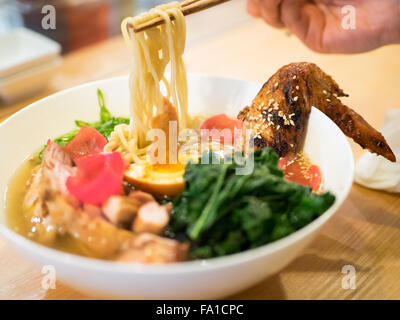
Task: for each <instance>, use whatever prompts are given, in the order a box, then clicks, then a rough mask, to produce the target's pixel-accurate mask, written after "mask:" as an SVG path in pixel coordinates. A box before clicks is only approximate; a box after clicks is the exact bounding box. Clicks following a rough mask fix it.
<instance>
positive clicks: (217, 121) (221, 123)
mask: <svg viewBox="0 0 400 320" xmlns="http://www.w3.org/2000/svg"><path fill="white" fill-rule="evenodd" d="M235 128H236V129H242V128H243V121H242V120H239V119H233V118H230V117H228V116H227V115H226V114H224V113H221V114H218V115H216V116H213V117H211V118H208V119H207V120H205V121H204V122H203V124H202V125H201V127H200V129H208V130H212V129H216V130H219V131H221V130H224V129H228V130H229V131H230V132H231V135H232V141H233V139H234V138H236V137H235ZM209 138H210V139H213V138H216V136H214V135H213V134H212V132H210V135H209ZM217 138H219V139H220V140H221V141H224V140H225V139H224V138H225V136H224V135H223V134H222V133H221V135H219V136H217Z"/></svg>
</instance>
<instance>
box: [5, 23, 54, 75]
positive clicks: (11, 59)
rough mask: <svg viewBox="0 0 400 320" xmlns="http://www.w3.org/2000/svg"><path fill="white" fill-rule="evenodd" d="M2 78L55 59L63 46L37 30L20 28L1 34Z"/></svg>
mask: <svg viewBox="0 0 400 320" xmlns="http://www.w3.org/2000/svg"><path fill="white" fill-rule="evenodd" d="M0 48H1V49H0V80H1V79H2V78H5V77H8V76H10V75H13V74H16V73H17V72H20V71H23V70H26V69H29V68H31V67H34V66H37V65H39V64H42V63H44V62H47V61H50V60H53V59H55V58H56V57H57V56H58V55H59V54H60V51H61V46H60V45H59V44H58V43H57V42H55V41H54V40H51V39H49V38H47V37H45V36H43V35H41V34H39V33H37V32H34V31H31V30H29V29H26V28H19V29H14V30H12V31H10V32H9V33H7V34H4V35H1V36H0Z"/></svg>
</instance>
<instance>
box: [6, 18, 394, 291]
mask: <svg viewBox="0 0 400 320" xmlns="http://www.w3.org/2000/svg"><path fill="white" fill-rule="evenodd" d="M236 12H237V14H238V16H239V18H240V19H238V21H239V20H240V23H237V24H232V25H230V26H229V28H223V27H222V26H221V28H220V30H221V31H220V32H219V33H215V32H214V33H212V35H210V34H208V35H206V36H204V37H199V36H198V33H196V31H197V30H199V32H200V31H204V24H203V27H202V28H199V26H197V27H196V21H195V20H191V21H189V46H188V48H187V50H186V57H185V59H186V64H187V69H188V71H190V72H201V73H211V74H218V75H223V76H228V77H238V78H243V79H249V80H255V81H259V82H264V81H266V80H267V79H268V77H269V76H270V75H272V73H273V72H275V71H276V70H277V69H278V68H280V67H281V66H282V65H284V64H287V63H289V62H293V61H311V62H315V63H317V64H318V65H319V66H320V67H321V68H322V69H323V70H325V71H326V72H327V73H329V74H331V75H333V77H334V78H335V79H336V81H337V82H338V83H339V84H340V85H341V86H342V87H343V88H344V90H345V91H346V92H348V93H350V97H349V98H347V99H346V103H347V104H348V105H349V106H352V107H353V108H355V109H356V110H357V111H359V112H360V113H361V114H362V115H363V116H365V118H366V119H367V120H368V121H369V122H370V123H371V124H373V125H374V126H376V127H378V128H379V127H380V125H381V122H382V120H383V117H384V113H385V110H386V109H387V108H400V93H399V89H400V86H399V85H400V59H399V58H400V46H389V47H385V48H381V49H379V50H375V51H373V52H370V53H365V54H359V55H321V54H317V53H313V52H311V51H310V50H308V49H307V48H305V47H304V46H303V45H302V44H301V43H300V42H299V41H298V40H297V39H296V38H294V37H288V36H287V35H286V33H285V32H284V31H278V30H273V29H271V28H269V27H266V26H265V25H264V23H262V22H261V21H256V20H250V19H247V18H245V16H244V13H243V12H239V11H236ZM194 19H200V18H198V17H196V18H194ZM211 19H212V17H210V20H211ZM214 20H215V19H214ZM219 20H220V19H219ZM215 21H216V20H215ZM214 29H215V28H214ZM196 36H197V38H196ZM194 38H195V40H196V41H191V40H193V39H194ZM128 66H129V59H128V54H127V50H126V49H125V46H124V44H123V41H122V39H121V38H120V37H117V38H114V39H110V40H108V41H106V42H103V43H100V44H98V45H95V46H92V47H89V48H87V49H83V50H80V51H78V52H75V53H72V54H70V55H68V56H66V57H65V59H64V62H63V64H62V66H61V69H60V72H59V73H58V75H57V77H56V78H54V80H53V82H52V83H51V86H50V88H49V89H48V90H47V91H45V92H43V93H42V94H40V95H37V96H35V97H32V98H31V99H28V100H26V101H23V102H19V103H17V104H13V105H8V106H1V107H0V121H1V120H4V119H5V118H7V117H8V116H10V115H11V114H13V113H14V112H16V111H17V110H18V109H21V108H22V107H24V106H25V105H27V104H29V103H31V102H33V101H35V100H37V99H39V98H41V97H44V96H47V95H48V94H51V93H53V92H56V91H59V90H62V89H65V88H69V87H72V86H75V85H78V84H81V83H84V82H87V81H92V80H96V79H103V78H108V77H112V76H117V75H121V74H126V73H127V72H128ZM352 148H353V151H354V154H355V156H356V158H358V157H359V155H360V154H361V153H362V150H361V148H360V147H358V146H356V145H355V144H353V143H352ZM399 248H400V197H399V196H398V195H393V194H387V193H383V192H376V191H372V190H368V189H365V188H363V187H360V186H358V185H354V186H353V188H352V190H351V193H350V196H349V197H348V199H347V200H346V201H345V203H344V205H343V206H342V207H341V209H340V210H339V212H337V214H336V215H335V216H334V217H333V218H332V220H331V221H330V222H329V223H328V225H327V226H326V227H325V228H324V229H323V232H322V233H321V234H320V235H319V236H318V238H317V239H316V240H315V241H314V242H313V243H312V245H310V246H309V247H308V248H307V249H306V250H305V251H304V252H303V253H302V254H301V255H300V256H299V257H298V258H297V259H296V260H295V261H294V262H293V263H291V264H290V265H289V266H287V267H286V268H285V269H284V270H282V271H281V272H280V273H279V274H277V275H275V276H273V277H271V278H269V279H267V280H265V281H263V282H261V283H259V284H258V285H256V286H254V287H252V288H250V289H248V290H246V291H244V292H241V293H239V294H236V295H235V296H233V297H231V298H233V299H398V298H400V272H399V271H400V269H399V268H400V249H399ZM345 265H352V266H354V268H355V270H356V289H348V290H346V289H343V288H342V279H343V277H344V274H342V273H341V271H342V267H343V266H345ZM243 272H246V270H243ZM41 281H42V275H41V272H40V270H39V269H37V268H35V267H33V266H32V265H31V264H30V263H29V262H27V261H26V260H25V259H24V258H21V257H19V256H17V255H16V254H15V253H14V252H13V250H12V249H11V247H9V246H8V244H7V243H5V242H4V241H2V240H1V239H0V298H3V299H87V298H90V297H87V296H84V295H82V294H80V293H78V292H76V291H74V290H72V289H70V288H68V287H67V286H66V285H64V284H62V283H57V287H56V289H49V290H48V291H45V290H43V289H42V288H41Z"/></svg>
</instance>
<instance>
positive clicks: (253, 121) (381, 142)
mask: <svg viewBox="0 0 400 320" xmlns="http://www.w3.org/2000/svg"><path fill="white" fill-rule="evenodd" d="M345 96H347V95H346V94H345V93H344V92H343V91H342V89H340V88H339V86H338V84H337V83H336V82H335V81H334V80H333V79H332V78H331V77H330V76H329V75H327V74H326V73H324V72H323V71H322V70H321V69H320V68H319V67H318V66H316V65H315V64H313V63H306V62H301V63H291V64H289V65H286V66H284V67H282V68H281V69H279V70H278V72H276V73H275V74H274V75H273V76H272V77H271V78H270V79H269V80H268V81H267V82H266V83H265V84H264V86H263V87H262V88H261V90H260V92H259V93H258V94H257V96H256V97H255V99H254V100H253V102H252V105H251V106H248V107H245V108H244V109H243V110H242V111H241V112H240V113H239V115H238V119H241V120H243V121H244V122H245V126H246V128H248V129H251V130H253V132H254V144H255V147H256V148H263V147H270V148H273V149H274V150H275V151H276V152H277V153H278V154H279V155H280V156H281V157H284V156H289V157H290V156H294V155H295V154H296V153H297V152H298V151H300V150H301V148H302V146H303V142H304V138H305V131H306V128H307V124H308V118H309V114H310V112H311V107H312V106H314V107H316V108H318V109H319V110H321V111H322V112H323V113H325V114H326V115H327V116H328V117H329V118H331V120H332V121H334V122H335V123H336V124H337V125H338V127H339V128H340V129H341V130H342V131H343V133H344V134H345V135H347V136H348V137H350V138H352V139H353V140H354V141H355V142H357V143H358V144H359V145H360V146H361V147H362V148H366V149H368V150H369V151H371V152H374V153H376V154H378V155H382V156H384V157H385V158H387V159H388V160H390V161H392V162H395V161H396V157H395V155H394V154H393V152H392V150H391V149H390V147H389V145H388V144H387V142H386V140H385V138H384V137H383V136H382V134H380V133H379V132H378V131H377V130H375V129H374V128H373V127H372V126H370V125H369V124H368V123H367V122H366V121H365V120H364V119H363V118H362V117H361V116H360V115H359V114H357V113H356V112H355V111H354V110H352V109H351V108H349V107H347V106H345V105H344V104H342V103H341V101H340V100H339V99H338V98H339V97H345Z"/></svg>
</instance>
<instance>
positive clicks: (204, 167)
mask: <svg viewBox="0 0 400 320" xmlns="http://www.w3.org/2000/svg"><path fill="white" fill-rule="evenodd" d="M208 156H209V157H210V159H212V157H213V155H212V154H208ZM278 160H279V157H278V155H277V154H276V153H275V152H274V151H273V150H272V149H269V148H265V149H264V150H258V151H255V152H254V170H253V172H252V173H251V174H249V175H236V174H235V173H236V169H237V168H240V167H241V165H239V164H236V163H233V164H223V163H221V164H211V161H210V162H209V163H210V164H195V163H189V164H188V165H187V166H186V169H185V174H184V178H185V181H186V188H185V191H184V192H183V194H182V195H181V196H179V197H178V198H176V199H174V200H173V205H174V209H173V214H172V217H171V222H170V225H169V227H168V229H167V235H168V236H172V237H176V238H179V237H180V236H182V235H183V236H184V237H185V238H186V239H188V240H189V241H190V242H191V257H192V258H211V257H216V256H223V255H227V254H231V253H235V252H240V251H243V250H246V249H249V248H255V247H258V246H261V245H263V244H266V243H269V242H272V241H275V240H277V239H280V238H282V237H285V236H287V235H289V234H291V233H293V232H295V231H296V230H298V229H300V228H302V227H303V226H305V225H307V224H308V223H310V222H311V221H313V220H314V219H316V218H317V217H318V216H320V215H321V214H322V213H323V212H325V211H326V210H327V209H328V208H329V207H330V206H331V205H332V204H333V202H334V200H335V197H334V196H333V195H332V194H331V193H329V192H327V193H324V194H315V193H313V192H312V191H311V188H309V187H304V186H301V185H298V184H296V183H293V182H290V181H288V180H286V179H284V178H283V173H282V171H281V170H279V169H278V166H277V165H278Z"/></svg>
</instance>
